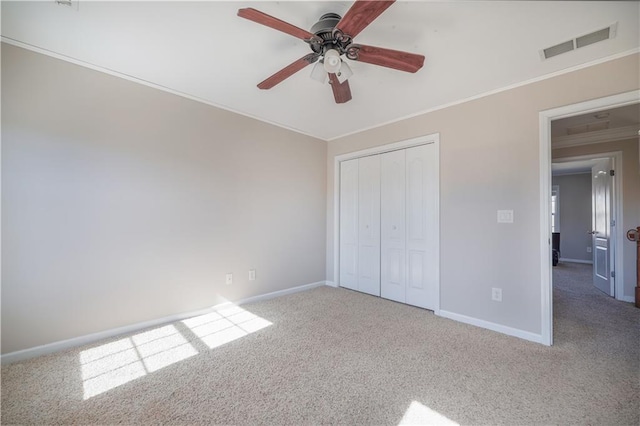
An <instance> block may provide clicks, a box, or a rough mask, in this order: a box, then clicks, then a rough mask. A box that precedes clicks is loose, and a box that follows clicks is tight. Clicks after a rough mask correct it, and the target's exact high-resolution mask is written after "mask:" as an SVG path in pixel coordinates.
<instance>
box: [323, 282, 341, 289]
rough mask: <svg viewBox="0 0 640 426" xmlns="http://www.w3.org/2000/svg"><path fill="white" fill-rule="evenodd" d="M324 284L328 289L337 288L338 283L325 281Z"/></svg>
mask: <svg viewBox="0 0 640 426" xmlns="http://www.w3.org/2000/svg"><path fill="white" fill-rule="evenodd" d="M325 284H326V285H328V286H329V287H334V288H338V283H336V282H334V281H325Z"/></svg>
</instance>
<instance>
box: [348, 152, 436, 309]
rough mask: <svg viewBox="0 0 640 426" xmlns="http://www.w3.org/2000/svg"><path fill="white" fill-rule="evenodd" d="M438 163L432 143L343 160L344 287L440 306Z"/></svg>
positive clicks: (403, 300)
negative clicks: (438, 298)
mask: <svg viewBox="0 0 640 426" xmlns="http://www.w3.org/2000/svg"><path fill="white" fill-rule="evenodd" d="M436 161H437V155H436V151H435V146H434V144H428V145H421V146H418V147H414V148H408V149H403V150H398V151H392V152H388V153H384V154H377V155H372V156H368V157H362V158H358V159H353V160H348V161H343V162H341V163H340V245H339V247H340V257H339V261H340V269H339V275H340V276H339V283H340V286H342V287H346V288H349V289H352V290H358V291H361V292H364V293H369V294H373V295H376V296H382V297H384V298H387V299H391V300H395V301H398V302H402V303H407V304H410V305H415V306H420V307H423V308H427V309H435V308H436V307H437V300H436V299H437V295H438V285H439V284H438V265H437V259H438V256H437V250H438V245H437V239H436V238H434V237H435V236H437V232H438V224H437V215H436V208H437V185H438V176H437V167H436V166H437V164H436Z"/></svg>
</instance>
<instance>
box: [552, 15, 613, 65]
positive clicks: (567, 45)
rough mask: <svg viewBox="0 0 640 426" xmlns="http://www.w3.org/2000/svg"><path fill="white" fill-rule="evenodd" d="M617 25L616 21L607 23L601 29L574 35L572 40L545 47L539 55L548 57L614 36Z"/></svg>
mask: <svg viewBox="0 0 640 426" xmlns="http://www.w3.org/2000/svg"><path fill="white" fill-rule="evenodd" d="M617 27H618V23H617V22H616V23H615V24H612V25H609V26H608V27H606V28H602V29H601V30H597V31H594V32H592V33H589V34H585V35H583V36H580V37H576V38H574V39H572V40H569V41H565V42H564V43H560V44H556V45H555V46H551V47H547V48H546V49H542V50H541V51H540V56H541V57H542V59H549V58H553V57H554V56H558V55H561V54H563V53H567V52H571V51H572V50H575V49H579V48H581V47H585V46H589V45H590V44H593V43H597V42H599V41H604V40H608V39H610V38H614V37H615V36H616V29H617Z"/></svg>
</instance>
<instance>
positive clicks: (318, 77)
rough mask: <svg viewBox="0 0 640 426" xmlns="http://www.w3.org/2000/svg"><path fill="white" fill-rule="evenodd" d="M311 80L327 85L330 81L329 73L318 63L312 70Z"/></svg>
mask: <svg viewBox="0 0 640 426" xmlns="http://www.w3.org/2000/svg"><path fill="white" fill-rule="evenodd" d="M311 78H312V79H314V80H315V81H317V82H319V83H322V84H324V83H326V82H327V79H328V75H327V72H326V71H325V70H324V66H323V65H322V64H321V63H320V62H319V61H318V62H316V64H315V65H314V66H313V69H312V70H311Z"/></svg>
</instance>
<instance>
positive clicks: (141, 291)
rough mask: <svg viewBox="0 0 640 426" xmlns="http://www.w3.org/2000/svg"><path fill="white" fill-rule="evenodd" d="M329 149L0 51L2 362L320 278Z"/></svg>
mask: <svg viewBox="0 0 640 426" xmlns="http://www.w3.org/2000/svg"><path fill="white" fill-rule="evenodd" d="M326 149H327V148H326V143H325V142H324V141H320V140H317V139H313V138H310V137H306V136H302V135H300V134H297V133H293V132H290V131H287V130H283V129H280V128H277V127H274V126H271V125H268V124H265V123H262V122H259V121H256V120H253V119H249V118H246V117H243V116H240V115H237V114H234V113H231V112H227V111H223V110H220V109H216V108H213V107H210V106H206V105H203V104H200V103H197V102H194V101H191V100H187V99H184V98H181V97H178V96H174V95H171V94H168V93H165V92H162V91H158V90H156V89H152V88H149V87H145V86H142V85H139V84H135V83H132V82H129V81H126V80H123V79H120V78H116V77H112V76H108V75H105V74H102V73H99V72H96V71H92V70H89V69H86V68H82V67H79V66H76V65H72V64H70V63H67V62H64V61H60V60H57V59H53V58H50V57H47V56H43V55H40V54H36V53H33V52H29V51H26V50H23V49H20V48H16V47H13V46H9V45H5V44H3V45H2V266H3V268H2V352H3V353H8V352H13V351H17V350H20V349H25V348H30V347H34V346H37V345H42V344H46V343H51V342H55V341H59V340H63V339H68V338H72V337H78V336H82V335H85V334H89V333H93V332H98V331H103V330H107V329H110V328H114V327H119V326H124V325H130V324H134V323H137V322H141V321H147V320H152V319H157V318H161V317H164V316H167V315H172V314H177V313H184V312H190V311H193V310H197V309H202V308H206V307H210V306H212V305H215V304H218V303H221V302H223V301H225V300H232V301H233V300H237V299H240V298H245V297H249V296H252V295H258V294H264V293H268V292H272V291H276V290H281V289H286V288H291V287H294V286H299V285H303V284H309V283H313V282H318V281H323V280H324V279H325V232H326V216H325V215H326V213H325V212H326V197H325V194H326V167H325V164H326ZM250 268H255V269H256V271H257V280H256V281H251V282H249V281H248V270H249V269H250ZM227 272H233V273H234V283H233V285H231V286H225V284H224V275H225V273H227Z"/></svg>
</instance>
